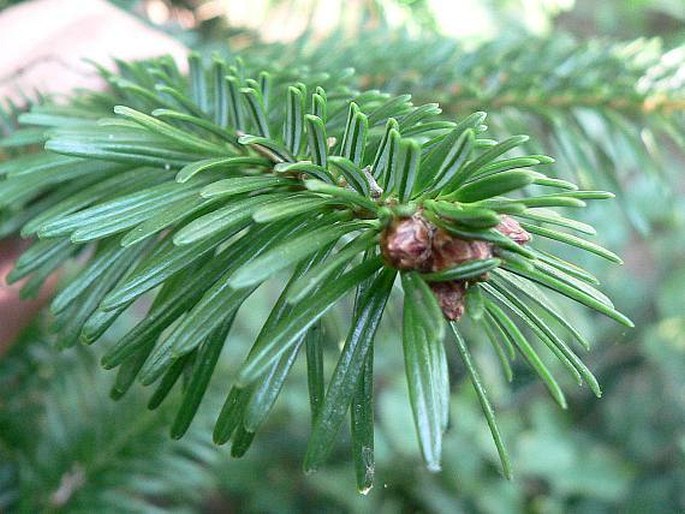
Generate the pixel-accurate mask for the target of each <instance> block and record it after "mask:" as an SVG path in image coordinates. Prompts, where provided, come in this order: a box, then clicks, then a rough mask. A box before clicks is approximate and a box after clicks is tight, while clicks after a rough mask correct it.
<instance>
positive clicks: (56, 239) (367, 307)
mask: <svg viewBox="0 0 685 514" xmlns="http://www.w3.org/2000/svg"><path fill="white" fill-rule="evenodd" d="M103 73H104V75H105V77H106V78H107V79H108V81H109V83H110V84H111V86H112V88H111V89H112V91H111V93H109V94H91V95H85V96H82V97H80V98H78V99H76V100H75V101H74V102H73V103H72V104H70V105H68V106H54V105H43V106H38V107H35V108H33V109H32V110H31V112H29V113H28V114H24V115H22V116H21V118H20V119H21V121H22V122H23V123H24V124H25V125H26V126H27V128H25V129H22V130H19V131H17V132H14V135H13V136H11V137H10V138H9V139H7V140H5V145H6V146H8V147H23V146H27V145H28V146H30V145H35V144H40V143H42V142H43V141H45V149H46V151H44V152H37V153H26V154H25V155H22V156H20V157H17V158H15V159H12V160H9V161H7V162H5V163H3V164H2V165H0V180H1V182H0V185H1V186H2V187H0V209H2V212H3V216H4V217H3V218H2V219H3V220H5V221H4V224H3V234H4V235H7V234H11V233H12V232H14V231H15V230H17V229H18V228H20V227H21V233H22V235H23V236H24V237H35V238H37V239H36V241H35V242H34V244H33V245H32V246H31V247H30V248H29V249H28V250H27V251H26V253H25V254H24V255H23V256H22V257H21V258H20V259H19V261H18V262H17V265H16V267H15V269H14V271H13V272H12V274H11V276H10V279H11V280H18V279H20V278H24V277H29V281H28V282H27V285H26V286H25V287H24V293H25V294H26V295H31V294H34V293H35V292H37V290H38V288H39V286H40V284H41V283H42V282H43V281H44V280H45V278H46V277H47V276H49V275H50V274H51V273H52V272H53V271H54V270H55V269H57V268H59V267H60V266H62V265H64V263H65V262H67V261H69V260H71V259H72V258H73V257H75V256H80V257H81V261H86V262H85V263H84V264H83V266H82V269H81V270H80V272H79V273H78V274H76V276H75V277H74V278H73V279H71V280H70V281H69V282H68V283H67V284H66V285H65V287H64V288H63V289H62V290H61V291H60V292H59V293H58V294H57V296H56V297H55V299H54V301H53V303H52V306H51V310H52V312H53V314H54V317H55V325H56V327H57V328H58V329H59V331H60V333H61V336H62V337H61V341H63V342H64V344H65V345H67V346H68V345H72V344H75V343H76V342H78V341H82V342H86V343H93V342H95V341H97V340H98V339H100V338H101V336H102V335H103V334H104V333H105V332H106V331H107V329H108V328H109V327H110V326H111V325H112V323H113V322H114V321H115V320H116V319H117V318H118V317H119V316H120V315H121V314H122V313H123V312H125V311H126V310H127V309H129V308H130V307H131V306H132V305H133V304H134V302H136V301H137V300H139V299H141V298H143V297H144V296H145V295H146V294H147V293H150V292H155V293H156V294H155V296H154V300H153V301H152V304H151V306H150V307H149V310H148V313H147V315H146V316H145V317H144V318H143V319H142V320H141V321H140V322H139V323H138V324H136V325H135V326H134V327H132V328H131V329H130V330H129V331H128V333H126V334H125V335H124V336H122V337H121V338H119V339H118V341H116V342H115V343H114V344H113V345H112V346H111V347H109V348H108V349H107V351H106V352H105V354H104V356H103V359H102V364H103V366H104V367H106V368H109V369H113V368H118V375H117V380H116V383H115V385H114V388H113V390H112V396H114V397H117V398H118V397H121V396H122V395H124V394H125V393H126V391H127V390H128V389H129V388H130V386H131V385H132V384H133V382H134V381H135V380H139V381H140V382H142V383H143V384H145V385H153V384H154V392H153V393H152V395H151V398H150V404H149V406H150V407H151V408H156V407H158V406H159V405H161V404H162V403H163V401H164V399H165V398H166V397H167V395H168V394H169V392H170V391H171V390H172V388H173V387H174V385H175V384H176V383H177V382H182V386H181V387H182V388H183V394H182V400H181V404H180V406H179V408H178V411H177V414H176V417H175V419H174V421H173V423H172V427H171V433H172V436H173V437H181V436H182V435H183V434H184V433H185V432H186V430H187V429H188V427H189V425H190V423H191V422H192V420H193V417H194V416H195V414H196V412H197V409H198V407H199V405H200V403H201V402H202V398H203V395H204V394H205V391H206V389H207V387H208V384H209V381H210V379H211V377H212V374H213V371H214V369H215V366H216V363H217V360H218V358H219V355H220V353H221V351H222V348H223V346H224V344H225V343H226V342H227V340H228V341H229V344H230V339H231V337H230V332H231V327H232V324H233V322H234V320H235V318H236V316H238V315H239V311H240V308H241V306H242V305H243V303H244V302H245V301H246V300H247V299H248V298H249V297H250V295H251V294H252V293H253V292H254V291H255V290H256V289H257V288H258V287H259V286H260V285H261V284H262V283H264V282H265V281H267V280H270V279H272V278H276V277H289V279H288V282H287V284H286V285H285V287H284V288H283V291H282V293H281V295H280V296H279V298H278V300H277V301H276V304H275V306H274V308H273V310H272V311H271V314H270V315H269V317H268V318H267V319H266V320H265V321H264V325H263V328H262V330H261V332H260V333H259V335H258V336H257V339H256V341H255V343H254V345H253V347H252V348H251V349H250V351H249V352H247V354H246V356H245V360H244V363H243V365H242V367H241V368H240V370H239V372H238V374H237V375H236V376H235V377H233V386H232V388H231V389H230V391H229V392H228V396H227V399H226V402H225V404H224V407H223V409H222V410H221V412H220V414H219V417H218V420H217V423H216V426H215V431H214V439H215V441H216V442H218V443H225V442H228V441H230V442H231V453H232V454H233V455H235V456H241V455H243V454H244V453H245V451H246V450H247V449H248V448H249V446H250V444H251V443H252V440H253V438H254V436H255V433H256V432H257V431H258V429H259V428H260V426H261V425H262V423H263V422H264V420H265V419H266V417H267V416H268V413H269V411H270V410H271V408H272V407H273V404H274V402H275V400H276V398H277V396H278V394H279V392H280V390H281V388H282V387H283V384H284V381H285V379H286V377H287V375H288V373H289V371H290V369H291V367H292V366H293V363H294V361H295V359H296V357H297V355H298V354H299V353H300V352H301V351H303V352H304V353H306V358H307V368H308V376H309V389H310V396H311V406H312V414H313V425H312V435H311V439H310V443H309V447H308V450H307V454H306V456H305V468H306V469H308V470H313V469H316V468H317V467H318V466H319V465H321V464H322V462H323V461H324V459H325V458H326V456H327V455H328V453H329V451H330V449H331V447H332V445H333V443H334V442H335V438H336V436H337V433H338V431H339V429H340V426H341V424H342V423H343V422H344V420H345V417H346V416H347V411H348V409H350V411H351V417H352V424H351V427H352V441H353V445H352V448H353V453H354V460H355V463H356V466H357V482H358V487H359V489H360V490H361V491H366V490H368V489H369V488H370V487H371V485H372V478H373V473H372V472H371V470H372V469H373V410H372V404H373V387H372V386H373V357H372V356H373V340H374V336H375V334H376V331H377V329H378V326H379V322H380V320H381V318H382V316H383V312H384V309H385V307H386V304H387V302H388V299H389V297H390V296H391V294H392V291H393V286H394V283H395V282H396V279H397V276H398V275H400V277H401V278H400V280H399V282H400V283H401V286H402V290H403V293H404V313H403V342H402V347H403V352H404V356H405V363H406V371H407V381H408V384H409V399H410V403H411V406H412V410H413V413H414V419H415V422H416V428H417V433H418V439H419V443H420V446H421V450H422V453H423V456H424V459H425V461H426V463H427V465H428V467H429V468H430V469H439V467H440V453H441V439H442V434H443V432H444V431H445V429H446V427H447V423H448V418H449V413H448V410H447V406H448V399H449V394H450V389H449V378H448V374H447V360H446V357H445V349H444V346H443V338H444V335H445V325H446V323H447V321H446V319H445V318H448V319H449V320H451V321H450V323H449V324H450V327H451V331H452V332H453V338H454V340H455V343H456V348H457V351H458V353H459V355H460V356H461V357H462V360H463V362H464V364H465V367H466V370H467V372H468V375H469V377H470V378H471V380H472V382H473V384H474V387H475V388H476V392H477V394H478V398H479V400H480V403H481V406H482V408H483V412H484V414H485V416H486V419H487V422H488V424H489V426H490V429H491V431H492V433H493V437H494V440H495V443H496V445H497V449H498V451H499V454H500V457H501V459H502V464H503V468H504V472H505V474H506V475H509V474H510V465H509V462H508V457H507V453H506V450H505V447H504V444H503V441H502V436H501V434H500V432H499V429H498V428H497V424H496V421H495V418H494V414H493V410H492V407H491V405H490V402H489V401H488V398H487V395H486V393H485V388H484V386H483V384H482V381H481V378H480V376H479V372H478V370H477V367H476V364H475V362H474V361H473V359H472V357H471V356H470V353H469V349H468V343H467V342H466V341H465V340H464V338H463V336H462V334H461V331H460V328H459V323H458V322H457V321H456V320H457V319H458V318H460V317H461V315H462V313H463V311H464V309H465V310H466V315H467V316H468V317H470V318H471V319H472V320H474V322H476V323H477V324H478V325H479V326H480V327H482V329H483V330H484V331H485V332H486V333H487V335H488V336H489V337H490V340H491V342H492V344H493V347H494V349H495V350H496V351H497V353H498V355H499V356H500V358H501V363H502V368H503V372H504V373H505V374H506V375H507V377H508V378H509V379H511V373H512V372H511V369H512V368H511V361H512V360H513V359H515V358H516V355H517V354H520V355H521V357H522V358H523V359H525V360H526V361H527V362H528V363H529V364H530V365H531V367H532V368H533V369H534V370H535V371H536V372H537V373H538V374H539V375H540V377H541V378H542V379H543V381H544V383H545V384H546V386H547V387H548V389H549V390H550V393H551V394H552V396H553V397H554V398H555V399H556V401H557V402H558V403H559V404H560V405H561V406H564V407H565V405H566V401H565V399H564V395H563V392H562V390H561V388H560V387H559V385H558V383H557V381H556V379H555V378H554V377H553V376H552V374H551V373H550V371H549V370H548V369H547V367H546V366H545V364H544V358H543V357H541V356H540V353H539V352H540V350H541V348H543V347H544V348H546V350H543V353H544V352H547V351H548V352H550V353H551V354H552V355H554V356H555V357H556V358H558V359H559V360H560V361H561V362H562V363H563V364H564V366H565V368H566V369H567V370H568V372H569V374H570V375H571V376H572V377H574V378H575V379H576V380H577V381H578V383H582V382H585V383H587V384H588V385H589V387H590V388H591V389H592V390H593V392H594V393H595V394H597V395H599V394H600V390H599V386H598V384H597V381H596V380H595V378H594V377H593V375H592V373H591V372H590V370H589V369H588V368H587V367H586V366H585V365H584V364H583V362H582V361H581V360H580V358H579V357H578V356H577V354H576V353H575V351H574V350H573V349H572V348H571V346H570V344H569V342H574V344H575V343H577V344H578V346H579V347H580V348H585V347H587V346H588V344H587V342H586V341H585V339H584V338H583V336H582V335H581V334H580V333H578V331H577V330H576V329H575V328H574V327H573V325H572V324H571V323H569V322H568V321H567V320H566V319H565V318H564V316H563V315H562V314H561V313H560V312H559V311H557V310H556V308H554V307H553V304H552V303H551V302H550V301H549V300H547V299H546V297H545V295H544V293H543V290H542V289H547V290H549V291H551V292H552V293H553V294H554V295H562V296H566V297H568V298H570V299H572V300H574V301H576V302H579V303H581V304H583V305H585V306H587V307H589V308H590V309H593V310H595V311H597V312H599V313H602V314H604V315H607V316H609V317H611V318H613V319H615V320H617V321H619V322H621V323H624V324H626V325H628V326H630V325H631V323H630V321H629V320H628V319H627V318H625V317H624V316H623V315H622V314H620V313H619V312H618V311H617V310H616V309H615V308H614V306H613V304H612V303H611V301H610V300H609V299H608V298H607V297H606V296H605V295H604V294H602V293H601V292H600V291H599V290H598V289H597V288H596V286H597V285H598V283H599V282H598V280H597V279H596V278H595V277H593V276H592V275H591V274H590V273H588V272H587V271H585V270H584V269H582V268H580V267H578V266H576V265H573V264H571V263H569V262H566V261H564V260H562V259H560V258H558V257H556V256H555V255H554V254H553V253H549V252H548V251H547V250H543V249H542V248H539V247H538V245H537V240H538V239H549V240H551V241H553V242H556V243H561V244H565V245H570V246H572V247H575V248H577V249H579V250H582V251H585V252H589V253H593V254H596V255H597V256H599V257H602V258H605V259H608V260H610V261H613V262H619V263H620V259H619V258H618V257H617V256H616V255H614V254H613V253H611V252H610V251H608V250H606V249H604V248H602V247H600V246H599V245H597V244H596V243H593V242H591V241H589V240H586V239H584V238H583V237H580V236H579V235H576V234H585V235H592V234H594V230H593V229H592V227H590V226H588V225H585V224H583V223H580V222H578V221H576V220H574V219H573V218H572V217H566V216H564V215H562V214H560V213H559V212H558V211H557V210H555V209H556V208H579V207H584V206H585V204H586V201H587V200H594V199H603V198H609V197H611V196H612V195H610V194H609V193H605V192H602V191H582V190H578V188H577V187H576V186H575V185H574V184H572V183H570V182H567V181H564V180H560V179H557V178H551V177H550V176H548V175H547V174H545V173H544V171H543V170H545V169H546V168H547V167H549V165H550V164H551V163H552V159H551V158H549V157H547V156H544V155H537V154H526V153H525V152H524V151H522V150H521V145H523V144H525V143H526V141H527V137H526V136H512V137H509V138H507V139H505V140H503V141H501V142H498V141H495V140H493V139H490V138H488V137H487V136H486V134H485V132H486V129H487V127H486V126H485V125H484V121H485V114H484V113H480V112H476V113H474V114H471V115H469V116H467V117H465V118H462V119H459V120H457V121H451V120H448V119H445V118H444V117H441V116H439V115H440V109H439V107H438V106H437V105H436V104H432V103H429V104H424V105H420V106H414V105H413V104H412V103H411V102H410V97H409V96H408V95H402V96H396V97H394V96H390V95H388V94H385V93H380V92H378V91H375V90H371V91H364V92H357V91H355V90H353V89H351V88H350V87H349V86H348V85H346V84H348V83H349V81H350V76H349V75H348V74H346V73H343V74H339V75H334V76H330V75H327V74H311V73H309V72H307V71H306V70H300V71H298V70H289V71H285V72H272V73H268V72H261V73H253V72H252V70H251V69H250V68H249V67H247V66H245V65H244V64H243V63H242V62H240V61H238V62H236V63H235V64H233V65H229V64H227V63H226V62H224V61H222V60H221V59H218V58H215V59H214V60H213V61H212V62H211V63H209V65H207V66H205V65H204V64H203V63H202V62H201V60H200V59H199V57H197V56H192V57H191V58H190V74H189V77H188V78H185V77H183V76H182V75H181V74H180V73H179V72H178V69H177V68H176V67H175V65H174V64H173V62H172V61H171V60H170V59H161V60H158V61H155V62H146V63H138V64H125V63H121V74H120V75H114V74H110V73H107V72H103ZM112 114H114V116H113V115H112ZM407 227H409V229H410V230H409V231H406V230H404V229H405V228H407ZM407 233H408V234H409V235H410V237H409V239H407V238H406V237H405V235H406V234H407ZM531 234H532V237H534V238H535V241H534V242H533V244H529V243H528V242H529V240H530V238H531ZM437 241H440V242H441V243H440V244H439V245H438V243H437ZM407 242H408V243H409V245H408V246H407ZM395 243H397V244H396V245H395V246H393V244H395ZM421 245H423V246H421ZM393 248H394V249H393ZM417 248H420V249H421V256H420V258H419V259H418V260H415V261H411V259H412V258H416V257H417V255H416V253H415V251H416V249H417ZM398 252H399V253H398ZM438 257H440V259H438ZM397 258H399V260H397ZM407 259H409V260H407ZM540 286H541V287H540ZM349 295H353V297H354V307H353V310H352V314H351V320H350V325H349V333H348V335H347V338H346V340H345V344H344V346H343V348H342V350H341V351H340V356H339V359H338V361H337V364H336V366H335V368H334V369H333V370H332V371H330V370H325V369H323V367H322V358H321V356H322V352H323V348H322V339H321V338H320V330H321V328H320V321H321V319H322V317H323V316H324V315H325V314H326V313H327V312H328V311H329V310H330V309H331V308H333V307H334V306H335V305H336V304H337V303H339V302H340V301H341V300H342V299H343V298H344V297H346V296H349ZM303 348H304V349H303ZM182 377H183V378H182Z"/></svg>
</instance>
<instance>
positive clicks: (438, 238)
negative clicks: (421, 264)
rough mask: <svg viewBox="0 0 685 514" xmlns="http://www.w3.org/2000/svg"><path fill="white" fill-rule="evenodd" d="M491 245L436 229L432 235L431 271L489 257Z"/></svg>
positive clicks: (490, 255)
mask: <svg viewBox="0 0 685 514" xmlns="http://www.w3.org/2000/svg"><path fill="white" fill-rule="evenodd" d="M490 257H492V245H491V244H490V243H487V242H485V241H475V240H465V239H459V238H457V237H454V236H453V235H451V234H450V233H449V232H447V231H445V230H443V229H438V230H436V232H435V235H434V236H433V259H432V261H431V271H441V270H444V269H447V268H451V267H453V266H456V265H457V264H461V263H463V262H467V261H473V260H479V259H489V258H490Z"/></svg>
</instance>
